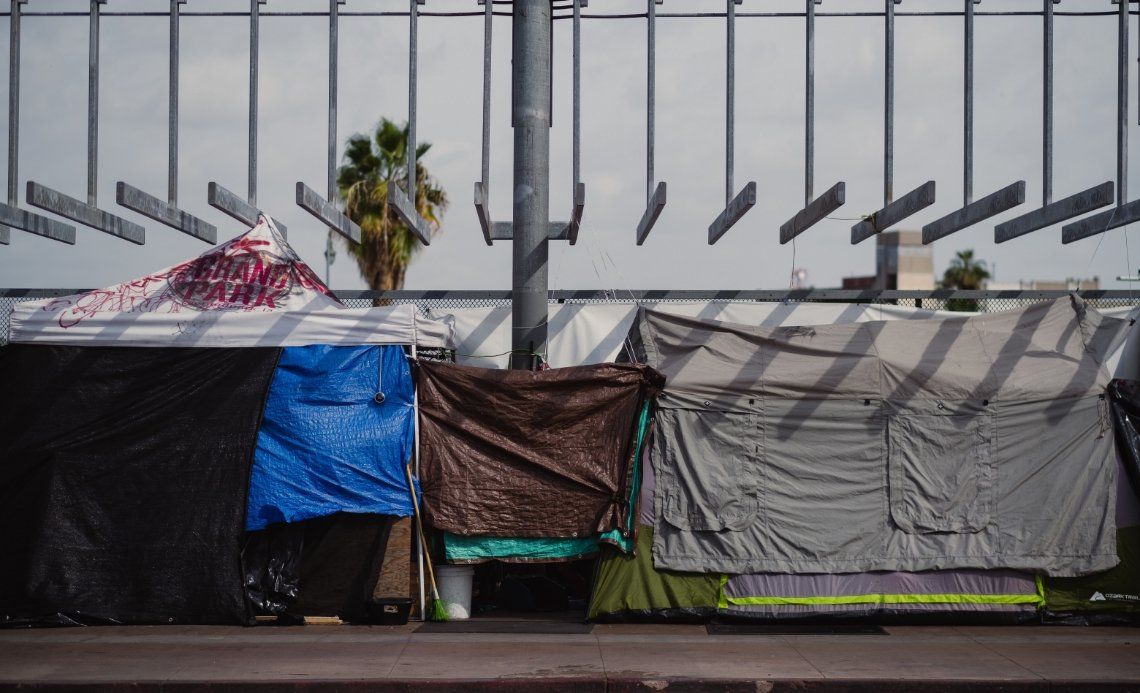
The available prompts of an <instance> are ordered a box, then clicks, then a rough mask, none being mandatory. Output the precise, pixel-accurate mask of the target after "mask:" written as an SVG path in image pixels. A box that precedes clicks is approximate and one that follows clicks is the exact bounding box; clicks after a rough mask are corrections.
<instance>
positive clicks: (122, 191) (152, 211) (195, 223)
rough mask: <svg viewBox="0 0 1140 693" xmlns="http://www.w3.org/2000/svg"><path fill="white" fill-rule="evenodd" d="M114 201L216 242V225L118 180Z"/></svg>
mask: <svg viewBox="0 0 1140 693" xmlns="http://www.w3.org/2000/svg"><path fill="white" fill-rule="evenodd" d="M115 201H116V202H118V203H119V204H120V205H122V206H124V207H126V208H127V209H129V210H131V211H134V212H138V213H139V214H142V215H143V216H146V217H150V218H151V219H154V220H155V221H157V222H159V223H162V224H166V225H167V226H169V227H171V228H174V229H177V230H179V231H181V232H182V233H184V234H187V235H188V236H193V237H194V238H197V239H198V240H200V241H205V242H206V243H209V244H210V245H213V244H215V243H217V242H218V227H216V226H214V225H213V224H211V223H209V222H207V221H203V220H202V219H199V218H198V217H196V216H194V215H193V214H189V213H187V212H184V211H182V210H181V209H178V207H176V206H174V205H172V204H170V203H168V202H166V201H164V200H160V199H158V198H157V197H155V196H154V195H148V194H147V193H145V192H143V191H142V190H139V189H138V188H136V187H133V186H130V185H127V184H126V183H124V182H123V181H119V182H118V184H117V185H116V186H115Z"/></svg>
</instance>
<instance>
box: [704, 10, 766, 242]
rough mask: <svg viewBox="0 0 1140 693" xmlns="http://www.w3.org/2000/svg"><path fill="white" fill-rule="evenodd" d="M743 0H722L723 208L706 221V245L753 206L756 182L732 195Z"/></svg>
mask: <svg viewBox="0 0 1140 693" xmlns="http://www.w3.org/2000/svg"><path fill="white" fill-rule="evenodd" d="M743 1H744V0H725V19H726V22H725V25H726V30H727V31H726V36H725V50H724V55H725V69H724V73H725V80H724V82H725V87H724V93H725V107H724V120H725V123H724V199H725V205H724V211H722V212H721V213H720V214H719V215H717V218H716V219H713V222H712V223H711V224H709V245H712V244H714V243H716V242H717V241H719V240H720V238H721V236H723V235H724V234H725V233H727V232H728V230H729V229H731V228H732V227H733V225H734V224H736V222H738V221H740V218H741V217H743V216H744V215H745V214H746V213H747V212H748V210H750V209H752V208H753V207H755V206H756V181H749V182H748V184H747V185H745V186H744V188H743V189H742V190H741V191H740V192H738V193H736V196H734V197H733V196H732V189H733V186H732V177H733V173H734V172H735V171H734V166H733V163H734V162H733V155H734V153H735V142H736V6H737V5H739V4H741V3H742V2H743Z"/></svg>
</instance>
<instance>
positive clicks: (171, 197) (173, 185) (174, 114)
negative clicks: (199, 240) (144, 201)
mask: <svg viewBox="0 0 1140 693" xmlns="http://www.w3.org/2000/svg"><path fill="white" fill-rule="evenodd" d="M184 2H186V0H170V60H169V67H170V77H169V81H168V82H167V84H168V85H169V88H170V97H169V99H168V101H167V107H166V124H167V156H166V200H167V202H169V203H170V206H171V207H177V206H178V53H179V35H178V13H179V10H180V9H181V8H179V5H181V4H182V3H184Z"/></svg>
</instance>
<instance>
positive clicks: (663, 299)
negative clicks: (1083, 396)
mask: <svg viewBox="0 0 1140 693" xmlns="http://www.w3.org/2000/svg"><path fill="white" fill-rule="evenodd" d="M82 291H83V290H82V289H0V344H7V343H8V328H9V316H10V315H11V312H12V307H13V306H15V305H16V304H17V303H19V302H21V301H33V300H39V299H43V298H51V297H56V296H67V295H72V294H76V293H81V292H82ZM335 293H336V294H337V296H338V297H339V298H340V299H341V301H343V302H344V304H345V305H347V306H348V307H349V308H367V307H369V306H373V305H393V304H401V303H411V304H414V305H415V306H416V307H417V308H419V309H420V310H421V311H423V312H424V313H425V314H426V313H427V312H428V311H433V312H435V313H436V314H439V313H440V312H447V311H450V310H459V309H464V308H482V307H508V306H510V305H511V293H510V292H509V291H466V290H456V291H359V290H348V291H337V292H335ZM1075 293H1077V294H1078V295H1079V296H1081V297H1082V298H1083V299H1085V300H1086V301H1088V302H1089V304H1090V305H1092V306H1094V307H1095V308H1098V309H1108V308H1123V307H1128V306H1135V305H1138V304H1140V291H1137V292H1133V291H1120V290H1087V291H1077V292H1075ZM1068 295H1069V292H1066V291H1023V290H1011V291H955V290H949V289H946V290H934V291H886V290H882V291H880V290H865V291H864V290H833V289H822V290H820V289H803V290H792V291H763V290H660V291H657V290H645V289H608V290H598V289H585V290H558V291H551V292H550V298H549V302H550V303H551V304H560V303H579V304H581V303H609V304H637V305H644V306H652V305H656V304H662V303H705V302H718V303H781V302H785V303H861V304H889V305H897V306H903V307H910V308H921V309H923V310H976V311H980V312H986V313H992V312H999V311H1003V310H1013V309H1015V308H1020V307H1022V306H1025V305H1028V304H1031V303H1037V302H1041V301H1052V300H1055V299H1057V298H1061V297H1064V296H1068Z"/></svg>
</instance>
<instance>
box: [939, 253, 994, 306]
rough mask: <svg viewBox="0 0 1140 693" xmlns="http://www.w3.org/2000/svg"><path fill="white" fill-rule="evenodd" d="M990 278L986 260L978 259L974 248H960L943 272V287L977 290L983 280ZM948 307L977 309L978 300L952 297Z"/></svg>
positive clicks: (947, 303) (947, 304)
mask: <svg viewBox="0 0 1140 693" xmlns="http://www.w3.org/2000/svg"><path fill="white" fill-rule="evenodd" d="M989 278H990V272H989V270H988V269H986V261H985V260H978V259H976V258H975V257H974V251H973V250H972V249H969V250H959V251H958V252H957V254H955V255H954V259H953V260H951V261H950V266H949V267H947V268H946V271H945V272H944V273H943V274H942V288H943V289H963V290H969V291H975V290H977V289H980V288H982V282H984V281H985V280H987V279H989ZM946 309H947V310H957V311H975V310H977V309H978V302H977V301H975V300H973V299H970V298H952V299H950V300H949V301H947V302H946Z"/></svg>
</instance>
